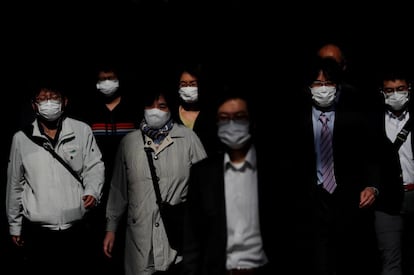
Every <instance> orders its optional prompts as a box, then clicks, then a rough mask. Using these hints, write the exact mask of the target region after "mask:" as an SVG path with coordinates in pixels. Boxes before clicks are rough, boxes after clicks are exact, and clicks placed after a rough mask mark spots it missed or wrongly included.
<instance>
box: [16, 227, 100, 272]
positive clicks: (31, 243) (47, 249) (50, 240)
mask: <svg viewBox="0 0 414 275" xmlns="http://www.w3.org/2000/svg"><path fill="white" fill-rule="evenodd" d="M22 237H23V241H24V254H25V258H26V259H25V270H26V271H27V272H30V273H31V274H44V275H49V274H50V275H52V274H54V275H56V274H59V275H66V274H68V275H69V274H81V275H83V274H85V275H86V274H94V273H93V272H91V270H92V266H91V261H90V257H91V256H92V255H90V252H91V246H90V244H89V243H88V239H87V233H86V231H85V226H84V223H83V222H78V223H76V224H74V225H73V226H72V227H70V228H68V229H65V230H51V229H48V228H45V227H43V226H41V225H39V224H36V223H32V222H30V221H24V223H23V232H22Z"/></svg>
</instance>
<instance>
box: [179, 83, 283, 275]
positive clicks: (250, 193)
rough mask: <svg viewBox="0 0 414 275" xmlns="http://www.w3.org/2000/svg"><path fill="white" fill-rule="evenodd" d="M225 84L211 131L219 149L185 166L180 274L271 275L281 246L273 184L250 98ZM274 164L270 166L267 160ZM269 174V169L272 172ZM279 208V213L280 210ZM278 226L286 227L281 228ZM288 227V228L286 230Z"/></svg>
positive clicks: (280, 260) (279, 260)
mask: <svg viewBox="0 0 414 275" xmlns="http://www.w3.org/2000/svg"><path fill="white" fill-rule="evenodd" d="M240 91H241V89H234V88H231V89H229V90H227V91H225V92H222V93H221V94H220V98H219V100H218V102H217V105H216V106H218V107H217V108H216V111H217V112H216V114H217V135H218V138H219V141H220V142H221V144H222V145H223V148H222V149H223V150H219V151H220V152H217V154H212V155H210V156H209V158H207V159H205V160H203V161H201V162H200V163H197V164H195V165H194V166H193V167H192V168H191V173H190V183H189V190H188V215H187V219H186V226H185V234H184V239H185V241H184V254H183V256H184V258H183V266H184V267H183V270H184V272H183V274H186V275H190V274H194V275H207V274H211V275H225V274H233V275H237V274H245V275H248V274H251V275H253V274H255V275H259V274H260V275H262V274H276V273H277V272H276V269H275V268H276V267H277V268H278V270H279V269H283V267H284V266H283V265H282V264H286V262H284V261H283V258H284V256H280V254H282V255H283V254H286V255H287V250H286V249H284V247H285V246H284V245H283V244H282V243H283V242H282V241H280V242H278V241H277V240H276V237H278V238H280V239H283V238H285V237H286V236H285V235H283V234H282V233H281V231H282V230H280V229H276V228H275V227H274V225H275V224H276V223H277V222H278V221H280V219H282V218H281V215H275V214H273V213H272V211H273V210H274V209H280V208H279V207H280V206H278V201H277V197H276V195H277V193H275V192H274V191H273V190H271V188H274V187H275V185H274V184H273V183H272V182H270V180H271V178H270V177H267V176H266V174H267V173H268V172H270V171H271V170H267V169H265V166H264V165H265V162H262V161H264V160H263V159H262V158H261V156H263V157H264V155H261V154H260V152H261V151H260V149H262V148H259V142H257V135H254V133H257V131H256V130H257V129H255V130H254V131H253V130H252V129H253V128H254V127H255V125H256V124H255V123H254V121H255V120H254V118H253V117H254V111H253V108H252V105H253V102H252V101H250V100H249V99H247V97H245V96H244V95H243V94H240V93H239V92H240ZM273 165H274V164H273ZM272 173H273V171H272ZM281 212H282V211H281ZM281 228H287V226H282V227H281ZM286 231H288V230H286Z"/></svg>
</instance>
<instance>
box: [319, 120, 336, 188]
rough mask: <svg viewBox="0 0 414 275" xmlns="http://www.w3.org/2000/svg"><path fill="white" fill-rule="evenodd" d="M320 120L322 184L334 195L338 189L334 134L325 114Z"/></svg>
mask: <svg viewBox="0 0 414 275" xmlns="http://www.w3.org/2000/svg"><path fill="white" fill-rule="evenodd" d="M319 120H320V121H321V122H322V129H321V139H320V154H321V167H322V184H323V188H325V189H326V191H328V192H329V193H331V194H332V193H333V192H334V190H335V188H336V181H335V176H334V167H333V154H332V133H331V130H330V129H329V127H328V120H329V119H328V117H326V115H325V114H324V113H322V114H321V116H320V117H319Z"/></svg>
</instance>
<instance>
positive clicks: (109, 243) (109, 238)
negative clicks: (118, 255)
mask: <svg viewBox="0 0 414 275" xmlns="http://www.w3.org/2000/svg"><path fill="white" fill-rule="evenodd" d="M114 243H115V232H111V231H107V232H106V234H105V238H104V241H103V252H104V254H105V255H106V256H107V257H108V258H112V248H113V247H114Z"/></svg>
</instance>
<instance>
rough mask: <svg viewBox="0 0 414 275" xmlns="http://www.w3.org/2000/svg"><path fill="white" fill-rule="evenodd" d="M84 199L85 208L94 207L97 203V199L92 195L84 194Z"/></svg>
mask: <svg viewBox="0 0 414 275" xmlns="http://www.w3.org/2000/svg"><path fill="white" fill-rule="evenodd" d="M82 200H83V206H84V207H85V209H88V208H92V207H94V206H95V205H96V199H95V198H94V197H93V196H91V195H86V196H83V198H82Z"/></svg>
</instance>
